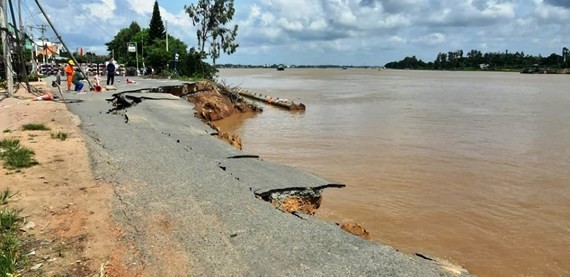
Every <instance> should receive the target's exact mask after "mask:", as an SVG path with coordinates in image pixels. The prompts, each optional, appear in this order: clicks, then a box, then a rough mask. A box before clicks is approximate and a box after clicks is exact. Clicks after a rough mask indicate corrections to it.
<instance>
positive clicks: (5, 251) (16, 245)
mask: <svg viewBox="0 0 570 277" xmlns="http://www.w3.org/2000/svg"><path fill="white" fill-rule="evenodd" d="M19 214H20V211H17V210H14V209H10V208H5V209H3V210H0V276H12V274H14V273H15V272H16V270H17V267H18V263H20V262H21V258H22V256H21V254H20V246H21V244H20V241H19V240H18V238H17V233H18V225H19V223H20V222H21V221H22V219H21V218H20V216H19Z"/></svg>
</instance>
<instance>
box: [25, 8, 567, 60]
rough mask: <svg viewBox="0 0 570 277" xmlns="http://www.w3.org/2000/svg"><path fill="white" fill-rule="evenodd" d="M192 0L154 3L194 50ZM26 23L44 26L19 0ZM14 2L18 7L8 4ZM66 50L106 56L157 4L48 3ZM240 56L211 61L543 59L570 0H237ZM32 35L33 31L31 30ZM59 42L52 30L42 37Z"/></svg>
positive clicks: (557, 47) (558, 35) (559, 37)
mask: <svg viewBox="0 0 570 277" xmlns="http://www.w3.org/2000/svg"><path fill="white" fill-rule="evenodd" d="M197 1H198V0H159V1H158V3H159V6H160V12H161V16H162V19H163V20H166V21H167V22H168V23H167V25H168V32H169V34H171V35H173V36H175V37H177V38H179V39H181V40H182V41H184V42H185V43H186V44H188V45H189V46H190V47H191V46H195V45H197V40H196V29H195V28H194V26H193V25H192V21H191V20H190V18H189V17H188V15H187V14H186V13H185V11H184V6H185V5H190V4H192V3H196V2H197ZM22 2H23V3H22V14H23V15H22V17H23V18H24V24H25V25H39V24H45V22H46V21H45V20H44V19H43V18H42V16H41V15H40V14H39V12H38V11H39V10H38V8H37V6H36V4H35V2H34V1H33V0H22ZM14 3H17V2H16V1H14ZM40 3H41V4H42V6H43V7H44V9H45V10H46V13H47V14H48V16H49V17H50V19H51V20H52V22H53V23H54V25H55V27H56V29H57V30H58V31H59V32H60V33H61V35H62V37H63V39H64V41H65V42H66V43H67V44H68V46H69V47H70V48H72V49H76V48H78V47H82V48H83V49H84V51H91V52H96V53H98V54H106V53H107V49H106V47H105V42H108V41H110V40H111V39H112V38H113V36H114V35H115V34H117V32H118V31H119V30H120V29H122V28H126V27H128V26H129V24H130V23H131V22H132V21H136V22H137V23H139V25H140V26H141V27H143V28H147V27H148V25H149V23H150V18H151V16H152V10H153V5H154V1H153V0H81V1H77V0H44V1H40ZM234 3H235V8H236V12H235V15H234V18H233V21H232V22H231V25H232V26H233V25H235V24H237V25H238V26H239V30H238V36H237V41H238V43H239V45H240V46H239V48H238V49H237V51H236V53H234V54H232V55H230V56H228V55H222V56H221V57H220V59H219V60H217V63H234V64H253V65H261V64H288V65H291V64H337V65H364V66H377V65H384V64H385V63H387V62H390V61H395V60H401V59H403V58H404V57H406V56H416V57H418V58H420V59H423V60H424V61H433V60H435V57H436V56H437V53H439V52H449V51H455V50H459V49H461V50H464V52H468V51H469V50H471V49H477V50H480V51H482V52H499V51H500V52H504V51H505V50H508V51H509V52H517V51H523V52H524V53H525V54H532V55H538V54H541V55H543V56H548V55H550V54H551V53H558V54H559V55H560V54H561V52H562V48H563V47H569V48H570V0H236V1H234ZM34 33H35V36H39V34H40V33H39V31H38V30H37V29H34ZM46 36H47V37H48V38H52V39H54V40H55V37H56V36H55V35H54V34H53V32H49V31H48V32H46Z"/></svg>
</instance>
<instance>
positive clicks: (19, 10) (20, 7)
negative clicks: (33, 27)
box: [18, 0, 26, 33]
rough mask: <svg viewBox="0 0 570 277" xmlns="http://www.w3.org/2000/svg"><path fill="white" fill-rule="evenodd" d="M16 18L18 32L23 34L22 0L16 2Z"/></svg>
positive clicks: (24, 30)
mask: <svg viewBox="0 0 570 277" xmlns="http://www.w3.org/2000/svg"><path fill="white" fill-rule="evenodd" d="M18 17H19V21H20V32H22V33H25V32H26V29H25V28H24V21H23V20H22V0H18Z"/></svg>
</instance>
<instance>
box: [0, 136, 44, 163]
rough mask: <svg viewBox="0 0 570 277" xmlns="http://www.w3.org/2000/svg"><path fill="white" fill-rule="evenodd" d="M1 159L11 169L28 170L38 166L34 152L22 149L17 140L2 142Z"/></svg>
mask: <svg viewBox="0 0 570 277" xmlns="http://www.w3.org/2000/svg"><path fill="white" fill-rule="evenodd" d="M0 158H1V159H2V160H4V163H5V165H6V167H8V168H10V169H19V168H27V167H31V166H34V165H36V164H38V162H37V161H36V160H35V159H34V151H32V150H31V149H29V148H26V147H22V146H21V145H20V141H19V140H16V139H3V140H1V141H0Z"/></svg>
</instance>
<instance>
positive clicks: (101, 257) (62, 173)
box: [0, 89, 138, 276]
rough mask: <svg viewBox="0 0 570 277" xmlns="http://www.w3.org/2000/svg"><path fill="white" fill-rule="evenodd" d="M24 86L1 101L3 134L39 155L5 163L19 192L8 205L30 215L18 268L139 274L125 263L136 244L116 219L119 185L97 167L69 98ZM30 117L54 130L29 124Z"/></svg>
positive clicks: (4, 174) (2, 178) (0, 175)
mask: <svg viewBox="0 0 570 277" xmlns="http://www.w3.org/2000/svg"><path fill="white" fill-rule="evenodd" d="M44 90H45V89H44ZM22 91H24V90H21V91H20V92H18V93H16V96H17V97H18V98H19V99H16V98H8V99H4V100H2V101H0V131H2V132H1V133H0V139H4V138H6V139H17V140H19V141H20V144H21V145H22V146H23V147H26V148H29V149H31V150H32V151H33V152H34V159H35V160H36V161H37V162H38V164H37V165H34V166H32V167H29V168H23V169H18V170H14V169H9V168H7V167H5V166H4V167H0V190H1V191H5V190H7V189H9V190H10V191H11V192H13V193H14V196H13V197H11V198H10V199H9V202H8V203H7V206H8V207H11V208H14V209H18V210H21V212H20V216H21V217H22V220H23V221H22V222H20V223H19V224H20V225H21V226H22V228H23V229H22V231H21V233H20V236H19V237H20V240H21V248H20V251H19V252H20V258H21V260H22V261H23V262H24V264H23V265H22V267H21V268H20V269H19V271H18V274H17V275H18V276H102V275H104V276H136V275H138V272H137V269H136V268H133V267H132V266H130V265H125V263H123V262H122V259H123V257H124V256H129V253H130V252H131V251H130V250H129V249H130V248H131V246H130V245H128V244H125V242H124V241H123V239H122V235H121V234H122V231H121V230H120V229H119V228H118V227H117V226H115V225H114V224H113V221H112V219H111V208H110V199H111V198H112V185H111V184H108V183H105V182H102V181H100V180H95V178H94V177H93V175H92V173H91V168H90V164H89V158H88V154H87V148H86V146H85V143H84V140H83V138H82V136H81V132H80V130H79V128H78V125H79V124H80V122H79V120H78V119H77V118H76V117H75V116H73V115H72V114H71V113H70V112H69V111H68V110H67V108H66V106H65V104H63V103H61V102H59V103H58V102H52V101H31V100H30V99H32V98H34V97H35V96H34V95H31V94H27V93H24V92H22ZM29 123H36V124H43V125H45V126H46V127H47V128H49V130H44V131H39V130H38V131H24V130H23V128H22V126H23V125H24V124H29ZM54 134H60V136H54ZM62 134H65V135H62ZM0 163H2V162H0ZM2 208H4V207H2Z"/></svg>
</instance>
